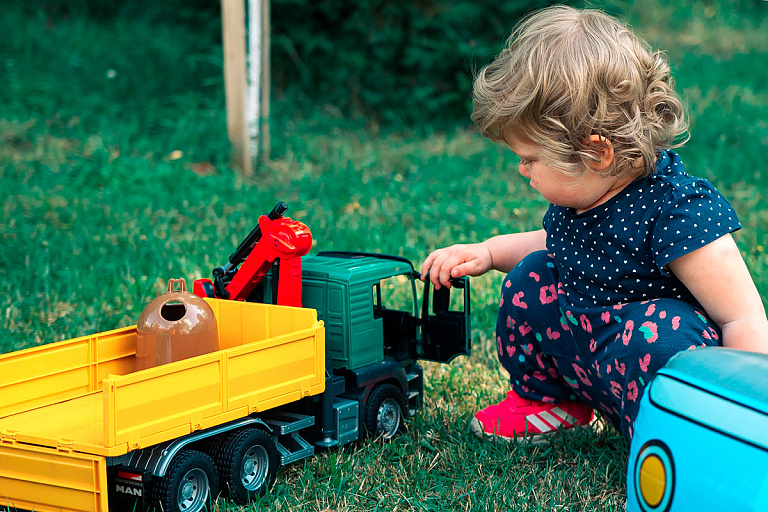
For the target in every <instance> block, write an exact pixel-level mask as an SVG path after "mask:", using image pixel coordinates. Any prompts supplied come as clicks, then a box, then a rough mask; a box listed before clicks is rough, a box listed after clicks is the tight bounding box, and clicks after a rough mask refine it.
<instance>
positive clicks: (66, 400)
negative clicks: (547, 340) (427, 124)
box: [0, 216, 470, 512]
mask: <svg viewBox="0 0 768 512" xmlns="http://www.w3.org/2000/svg"><path fill="white" fill-rule="evenodd" d="M264 218H267V219H268V216H264V217H263V218H262V219H264ZM281 222H283V224H280V226H288V225H289V223H290V222H293V221H290V220H289V219H287V220H285V221H281ZM260 223H261V224H263V225H264V227H267V224H269V223H268V222H267V221H263V222H262V220H260ZM273 227H274V226H273ZM294 227H295V226H294ZM300 227H301V226H299V228H300ZM288 231H289V232H288V234H290V235H291V236H293V235H296V234H298V235H301V236H303V235H302V231H301V229H290V230H288ZM264 234H265V235H269V233H268V232H265V233H264ZM273 234H274V233H273ZM263 238H264V240H266V241H267V242H269V243H270V244H271V246H273V247H277V248H278V249H281V250H287V251H288V252H291V251H293V249H295V248H296V247H297V246H296V245H294V244H292V243H291V240H287V241H286V240H285V236H282V237H277V238H280V240H282V242H280V241H278V242H277V243H276V242H275V237H272V238H270V237H269V236H264V237H263ZM270 240H271V241H270ZM293 241H294V242H295V240H293ZM245 242H248V243H246V244H245V245H244V246H243V247H245V251H244V252H245V253H247V255H250V254H251V253H252V252H254V249H255V246H253V245H251V242H252V240H250V241H249V240H246V241H245ZM245 242H244V243H245ZM262 245H264V244H262ZM293 252H294V253H295V252H296V251H293ZM240 256H242V254H241V255H240ZM240 256H238V258H235V261H236V264H235V265H234V267H233V268H236V267H237V266H238V265H239V264H240V263H243V262H242V261H241V260H240V259H239V258H240ZM284 256H285V257H284ZM280 257H281V258H282V257H284V259H285V260H286V261H288V262H290V263H291V264H290V265H287V266H286V265H283V264H282V263H281V265H282V270H278V271H276V272H274V273H273V274H271V275H267V273H266V270H267V268H268V267H269V265H265V264H259V265H257V266H256V267H252V268H257V273H258V274H260V275H259V276H258V279H250V280H249V281H248V283H249V284H248V285H247V286H248V287H251V285H253V284H254V281H259V282H260V286H259V289H252V290H250V291H247V295H249V296H250V294H256V293H258V294H260V295H261V296H262V297H261V298H263V297H273V298H276V299H278V300H276V302H280V300H279V298H280V297H282V300H283V301H286V300H287V301H288V302H296V301H298V300H299V299H300V300H301V301H302V302H303V303H304V304H303V305H304V306H305V307H302V308H299V307H295V306H283V305H279V304H262V303H251V302H244V301H242V300H228V299H218V298H210V297H206V299H205V300H206V301H207V302H208V303H209V304H210V305H211V307H212V308H213V310H214V314H215V317H216V320H217V326H218V339H219V350H218V351H216V352H213V353H209V354H204V355H200V356H196V357H192V358H189V359H185V360H183V361H177V362H172V363H168V364H165V365H162V366H158V367H155V368H149V369H144V370H141V371H137V370H136V339H137V332H136V327H135V326H134V327H128V328H124V329H118V330H114V331H109V332H105V333H99V334H95V335H92V336H85V337H81V338H76V339H73V340H67V341H62V342H58V343H53V344H49V345H44V346H41V347H36V348H32V349H27V350H23V351H19V352H14V353H9V354H5V355H2V356H0V510H2V507H3V506H4V507H5V508H7V509H8V510H34V511H40V512H48V511H102V512H106V511H112V512H122V511H143V510H152V509H157V510H160V509H162V510H165V511H184V512H197V511H200V510H203V509H204V508H205V506H206V504H207V503H209V502H210V500H211V499H212V498H215V497H216V496H217V495H219V493H221V495H223V496H224V497H229V498H231V499H232V500H233V501H235V502H237V503H238V504H245V503H247V502H248V501H250V500H252V499H254V498H255V497H256V496H259V495H262V494H263V493H264V492H265V491H266V489H267V488H268V486H269V485H270V484H271V482H273V481H274V478H275V475H276V473H277V469H278V467H279V466H280V465H284V464H290V463H292V462H295V461H297V460H300V459H302V458H305V457H309V456H311V455H312V454H314V453H315V450H316V449H326V448H330V447H334V446H339V445H343V444H346V443H349V442H352V441H355V440H357V439H360V438H361V437H363V436H364V435H366V433H367V434H368V435H371V436H375V437H383V438H389V437H392V436H394V435H395V434H396V433H397V431H398V430H399V429H400V427H401V426H402V422H403V416H404V415H406V414H407V415H412V414H415V413H416V412H417V411H418V410H420V409H421V407H422V400H423V372H422V368H421V366H420V365H419V364H418V362H417V360H419V359H428V360H434V361H439V362H448V361H450V360H451V359H453V358H454V357H456V356H458V355H460V354H468V353H469V350H470V336H469V332H470V325H469V283H468V281H466V280H460V281H457V282H455V285H454V287H453V289H454V290H458V291H459V292H462V295H461V297H458V298H457V297H454V298H453V300H451V297H450V296H449V293H450V290H449V289H446V288H442V289H440V290H434V291H433V292H434V293H432V294H430V290H429V282H428V281H426V283H425V285H424V295H423V297H422V301H423V303H422V309H421V311H419V309H418V307H417V297H416V281H417V279H418V277H419V275H418V273H417V272H415V270H414V269H413V266H412V265H411V264H410V262H408V261H407V260H405V259H403V258H398V257H391V256H382V255H366V254H359V253H320V254H318V255H316V256H310V257H307V258H305V259H304V260H303V262H300V261H298V260H297V259H294V260H293V261H291V256H290V254H288V253H286V252H285V251H283V252H281V256H280ZM299 263H301V264H302V265H303V268H301V269H300V271H299V273H298V274H297V272H296V268H297V267H296V266H297V264H299ZM286 268H287V269H288V271H286ZM227 272H229V278H230V279H226V280H223V281H222V282H219V283H217V284H216V286H218V287H219V288H220V289H226V288H222V286H226V285H231V284H232V280H231V277H232V269H227ZM227 272H225V273H224V274H225V275H226V274H227ZM248 273H249V275H250V276H251V277H252V276H253V275H254V273H253V272H251V271H250V270H249V271H248ZM214 275H216V274H214ZM273 275H274V276H275V277H272V276H273ZM278 276H279V277H278ZM296 278H298V279H299V280H300V282H301V284H302V287H301V292H300V294H299V295H297V293H296V292H297V290H296V288H295V285H296V283H295V282H294V283H293V285H292V287H290V289H289V290H288V291H289V292H290V293H288V294H285V293H283V294H281V293H280V292H279V288H280V287H281V286H284V285H285V284H291V279H294V280H295V279H296ZM280 280H282V281H283V283H282V284H280V283H279V282H278V281H280ZM208 284H211V283H203V282H201V283H196V291H198V292H201V290H202V289H203V287H207V285H208ZM235 284H237V283H235ZM256 284H258V283H256ZM241 293H243V294H245V293H246V292H243V291H242V290H241ZM202 294H203V295H206V296H207V295H208V293H202ZM286 297H287V299H286ZM241 298H242V297H241ZM230 299H231V297H230ZM267 302H269V301H267ZM404 303H407V306H403V307H397V305H401V306H402V304H404ZM430 304H431V307H430ZM419 313H421V315H420V314H419Z"/></svg>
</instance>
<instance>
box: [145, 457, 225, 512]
mask: <svg viewBox="0 0 768 512" xmlns="http://www.w3.org/2000/svg"><path fill="white" fill-rule="evenodd" d="M218 494H219V476H218V474H217V472H216V466H215V465H214V464H213V459H211V457H210V456H208V455H207V454H205V453H202V452H198V451H196V450H181V451H180V452H179V453H178V454H177V455H176V456H175V457H174V458H173V460H172V461H171V465H170V466H169V467H168V471H167V472H166V473H165V476H164V477H162V478H158V479H156V480H155V481H154V483H153V485H152V493H151V504H150V510H151V509H152V508H156V509H157V510H162V511H163V512H200V511H202V510H204V509H205V508H206V507H208V509H209V510H210V506H209V505H210V504H211V503H212V502H213V500H214V499H216V497H217V496H218Z"/></svg>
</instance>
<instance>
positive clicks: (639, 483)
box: [635, 441, 675, 512]
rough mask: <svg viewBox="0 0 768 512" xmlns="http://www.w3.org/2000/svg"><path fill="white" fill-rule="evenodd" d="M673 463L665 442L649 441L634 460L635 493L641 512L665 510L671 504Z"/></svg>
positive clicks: (673, 483) (673, 486)
mask: <svg viewBox="0 0 768 512" xmlns="http://www.w3.org/2000/svg"><path fill="white" fill-rule="evenodd" d="M674 488H675V464H674V462H673V460H672V454H671V453H670V451H669V448H668V447H667V445H666V444H664V443H662V442H661V441H649V442H647V443H645V445H643V447H642V448H641V449H640V453H639V454H638V456H637V461H636V462H635V494H637V501H638V502H639V503H640V509H641V510H643V512H666V511H667V510H669V507H670V506H671V505H672V496H673V493H674Z"/></svg>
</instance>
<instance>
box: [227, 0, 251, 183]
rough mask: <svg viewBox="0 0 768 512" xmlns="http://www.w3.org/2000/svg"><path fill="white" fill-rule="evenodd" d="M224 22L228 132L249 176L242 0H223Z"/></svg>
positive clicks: (235, 159) (234, 156)
mask: <svg viewBox="0 0 768 512" xmlns="http://www.w3.org/2000/svg"><path fill="white" fill-rule="evenodd" d="M221 26H222V39H223V44H224V86H225V92H226V108H227V133H228V135H229V140H230V143H231V144H232V159H233V163H234V164H235V165H236V166H237V167H239V168H240V172H241V173H242V174H243V175H244V176H250V175H251V174H253V166H252V165H251V153H250V147H249V135H248V120H247V101H248V80H247V76H246V65H245V59H246V53H245V5H244V2H243V0H221Z"/></svg>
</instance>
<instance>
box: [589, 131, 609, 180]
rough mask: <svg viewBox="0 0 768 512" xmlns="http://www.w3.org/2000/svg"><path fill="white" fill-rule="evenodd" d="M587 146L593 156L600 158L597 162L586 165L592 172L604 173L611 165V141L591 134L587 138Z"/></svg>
mask: <svg viewBox="0 0 768 512" xmlns="http://www.w3.org/2000/svg"><path fill="white" fill-rule="evenodd" d="M589 145H590V146H591V147H592V148H593V150H594V152H595V156H598V157H600V161H599V162H594V161H592V160H589V161H587V165H588V166H589V168H590V169H592V170H593V171H604V170H606V169H607V168H608V167H610V166H611V164H612V163H613V145H611V141H609V140H608V139H606V138H605V137H602V136H600V135H597V134H595V133H593V134H592V135H590V136H589Z"/></svg>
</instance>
